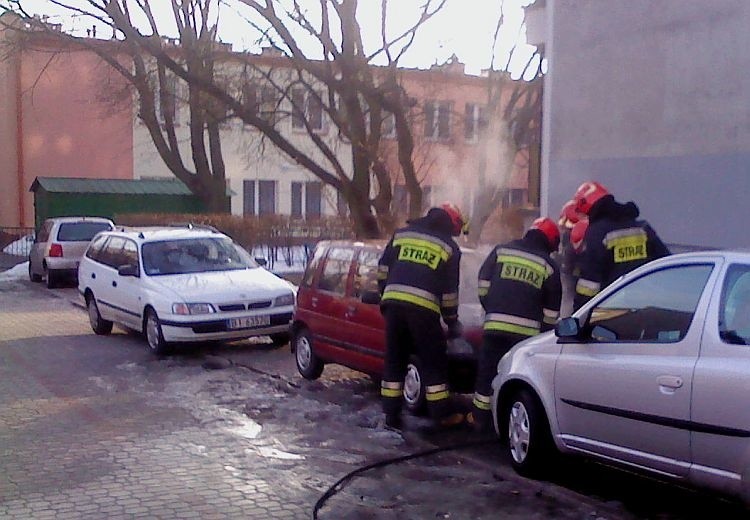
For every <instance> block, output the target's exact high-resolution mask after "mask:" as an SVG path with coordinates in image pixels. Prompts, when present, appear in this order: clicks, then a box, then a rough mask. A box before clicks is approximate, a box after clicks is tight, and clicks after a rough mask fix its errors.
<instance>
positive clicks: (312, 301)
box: [310, 296, 318, 307]
mask: <svg viewBox="0 0 750 520" xmlns="http://www.w3.org/2000/svg"><path fill="white" fill-rule="evenodd" d="M310 303H312V305H313V307H316V306H317V305H318V297H317V296H313V297H312V298H310Z"/></svg>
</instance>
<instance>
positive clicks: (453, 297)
mask: <svg viewBox="0 0 750 520" xmlns="http://www.w3.org/2000/svg"><path fill="white" fill-rule="evenodd" d="M442 306H443V307H457V306H458V293H448V294H444V295H443V300H442Z"/></svg>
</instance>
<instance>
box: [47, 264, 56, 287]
mask: <svg viewBox="0 0 750 520" xmlns="http://www.w3.org/2000/svg"><path fill="white" fill-rule="evenodd" d="M44 275H45V277H46V278H47V289H54V288H55V287H57V274H56V273H55V272H54V271H50V270H49V269H47V268H45V269H44Z"/></svg>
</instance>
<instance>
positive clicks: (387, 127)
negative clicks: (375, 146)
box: [381, 112, 396, 139]
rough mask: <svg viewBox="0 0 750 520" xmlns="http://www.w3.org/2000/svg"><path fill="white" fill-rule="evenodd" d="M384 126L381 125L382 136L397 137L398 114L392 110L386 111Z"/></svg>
mask: <svg viewBox="0 0 750 520" xmlns="http://www.w3.org/2000/svg"><path fill="white" fill-rule="evenodd" d="M384 114H385V117H384V118H383V126H382V127H381V132H382V136H383V137H385V138H387V139H395V138H396V116H394V115H393V114H392V113H390V112H384Z"/></svg>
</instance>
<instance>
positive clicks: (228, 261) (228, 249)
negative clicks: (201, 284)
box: [142, 237, 258, 276]
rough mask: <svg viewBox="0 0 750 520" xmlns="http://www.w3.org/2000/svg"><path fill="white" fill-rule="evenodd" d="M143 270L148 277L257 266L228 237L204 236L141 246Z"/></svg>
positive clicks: (233, 269)
mask: <svg viewBox="0 0 750 520" xmlns="http://www.w3.org/2000/svg"><path fill="white" fill-rule="evenodd" d="M142 253H143V269H144V271H145V272H146V274H147V275H149V276H159V275H167V274H184V273H204V272H210V271H235V270H238V269H248V268H252V267H258V265H257V264H256V263H255V262H254V261H253V259H252V258H251V257H250V255H249V254H248V253H247V251H245V250H244V249H242V248H241V247H240V246H238V245H237V244H235V243H234V242H232V240H231V239H229V238H219V237H216V238H214V237H205V238H191V239H182V240H167V241H163V242H148V243H146V244H143V246H142Z"/></svg>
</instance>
